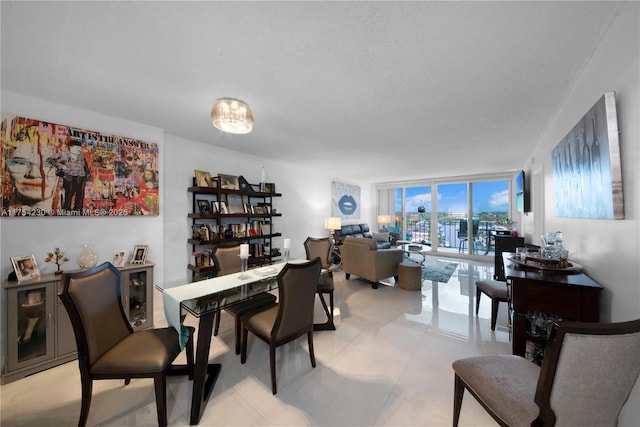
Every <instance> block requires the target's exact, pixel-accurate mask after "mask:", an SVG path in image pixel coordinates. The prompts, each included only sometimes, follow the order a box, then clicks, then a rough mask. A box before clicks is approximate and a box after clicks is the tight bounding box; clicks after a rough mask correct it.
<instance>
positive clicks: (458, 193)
mask: <svg viewBox="0 0 640 427" xmlns="http://www.w3.org/2000/svg"><path fill="white" fill-rule="evenodd" d="M431 189H432V187H431V186H423V187H407V189H406V196H405V197H406V212H417V210H418V206H424V207H425V208H426V210H427V212H429V211H430V210H431ZM401 194H402V193H401V192H400V191H397V192H396V195H397V199H398V200H397V201H396V209H398V210H399V209H400V206H399V204H400V200H399V199H400V197H401ZM466 207H467V184H466V183H460V184H440V185H438V212H449V213H451V214H464V213H465V212H466V210H467V209H466ZM473 207H474V212H478V213H479V212H508V211H509V182H508V181H506V180H505V181H490V182H476V183H473Z"/></svg>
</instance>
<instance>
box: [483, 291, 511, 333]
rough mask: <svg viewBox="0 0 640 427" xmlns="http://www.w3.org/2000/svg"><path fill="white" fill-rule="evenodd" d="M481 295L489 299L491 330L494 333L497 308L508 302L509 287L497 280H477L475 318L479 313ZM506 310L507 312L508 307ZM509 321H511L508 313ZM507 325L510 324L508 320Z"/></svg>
mask: <svg viewBox="0 0 640 427" xmlns="http://www.w3.org/2000/svg"><path fill="white" fill-rule="evenodd" d="M482 294H485V295H486V296H488V297H489V298H491V330H492V331H495V330H496V321H497V319H498V307H499V305H500V303H501V302H506V303H508V302H509V286H508V285H507V282H501V281H499V280H478V281H477V282H476V316H477V315H478V312H479V311H480V296H481V295H482ZM507 310H509V308H508V307H507ZM509 311H510V310H509ZM509 319H511V313H510V312H509ZM509 323H511V320H509Z"/></svg>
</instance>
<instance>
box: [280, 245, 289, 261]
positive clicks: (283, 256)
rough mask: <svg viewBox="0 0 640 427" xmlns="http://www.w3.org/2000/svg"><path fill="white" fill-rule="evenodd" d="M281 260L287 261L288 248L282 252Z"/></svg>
mask: <svg viewBox="0 0 640 427" xmlns="http://www.w3.org/2000/svg"><path fill="white" fill-rule="evenodd" d="M282 260H283V261H284V262H289V249H288V248H285V249H284V254H283V255H282Z"/></svg>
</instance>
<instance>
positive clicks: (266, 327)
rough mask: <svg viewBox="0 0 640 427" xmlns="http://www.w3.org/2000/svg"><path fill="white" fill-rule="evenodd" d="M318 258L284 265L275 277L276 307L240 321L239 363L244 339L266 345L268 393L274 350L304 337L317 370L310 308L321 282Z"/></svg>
mask: <svg viewBox="0 0 640 427" xmlns="http://www.w3.org/2000/svg"><path fill="white" fill-rule="evenodd" d="M321 270H322V263H321V261H320V258H315V259H314V260H313V261H308V262H305V263H295V264H293V263H287V264H286V265H285V266H284V268H283V269H282V270H281V271H280V273H279V274H278V290H279V292H280V298H279V301H278V304H277V306H275V307H272V308H269V309H266V310H264V311H260V312H258V313H255V314H248V315H244V316H242V317H241V321H242V355H241V356H240V362H241V363H243V364H244V363H246V361H247V338H248V333H249V332H251V333H252V334H254V335H255V336H257V337H258V338H260V339H261V340H263V341H265V342H266V343H268V344H269V362H270V367H271V390H272V392H273V394H276V393H277V386H276V347H279V346H281V345H283V344H286V343H288V342H291V341H293V340H295V339H296V338H298V337H301V336H302V335H304V334H306V335H307V342H308V344H309V357H310V359H311V366H312V367H314V368H315V367H316V359H315V355H314V352H313V306H314V303H315V295H316V292H317V288H318V280H319V279H320V271H321Z"/></svg>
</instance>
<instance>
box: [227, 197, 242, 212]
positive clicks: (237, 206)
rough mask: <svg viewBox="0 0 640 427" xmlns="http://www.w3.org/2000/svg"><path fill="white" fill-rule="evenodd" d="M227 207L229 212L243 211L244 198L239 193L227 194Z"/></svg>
mask: <svg viewBox="0 0 640 427" xmlns="http://www.w3.org/2000/svg"><path fill="white" fill-rule="evenodd" d="M227 209H228V210H229V213H230V214H241V213H245V212H244V200H243V199H242V195H240V194H227Z"/></svg>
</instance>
